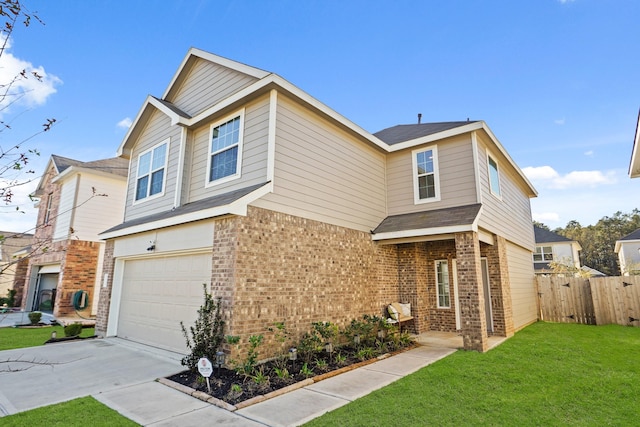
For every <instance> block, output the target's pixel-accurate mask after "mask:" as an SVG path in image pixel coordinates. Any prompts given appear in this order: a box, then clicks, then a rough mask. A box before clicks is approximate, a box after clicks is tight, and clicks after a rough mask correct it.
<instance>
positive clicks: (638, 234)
mask: <svg viewBox="0 0 640 427" xmlns="http://www.w3.org/2000/svg"><path fill="white" fill-rule="evenodd" d="M618 240H640V228H638V229H637V230H636V231H634V232H632V233H629V234H627V235H626V236H624V237H622V238H620V239H618Z"/></svg>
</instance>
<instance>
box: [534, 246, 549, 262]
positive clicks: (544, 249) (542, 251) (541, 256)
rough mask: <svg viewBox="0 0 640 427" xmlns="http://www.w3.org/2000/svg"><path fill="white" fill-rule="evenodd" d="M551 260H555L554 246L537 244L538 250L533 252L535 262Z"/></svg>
mask: <svg viewBox="0 0 640 427" xmlns="http://www.w3.org/2000/svg"><path fill="white" fill-rule="evenodd" d="M550 261H553V248H552V247H551V246H536V252H535V253H534V254H533V262H550Z"/></svg>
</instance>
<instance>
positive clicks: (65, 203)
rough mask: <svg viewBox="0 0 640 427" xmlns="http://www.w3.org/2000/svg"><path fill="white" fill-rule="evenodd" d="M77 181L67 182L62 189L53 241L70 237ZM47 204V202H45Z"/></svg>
mask: <svg viewBox="0 0 640 427" xmlns="http://www.w3.org/2000/svg"><path fill="white" fill-rule="evenodd" d="M76 186H77V183H76V179H75V177H74V178H73V179H71V180H68V181H65V182H64V183H63V184H62V188H60V205H59V207H58V216H57V217H56V218H55V224H56V228H55V230H54V232H53V240H54V241H55V240H66V239H67V238H68V237H69V227H71V216H72V215H73V204H74V201H75V194H76ZM45 203H46V200H45Z"/></svg>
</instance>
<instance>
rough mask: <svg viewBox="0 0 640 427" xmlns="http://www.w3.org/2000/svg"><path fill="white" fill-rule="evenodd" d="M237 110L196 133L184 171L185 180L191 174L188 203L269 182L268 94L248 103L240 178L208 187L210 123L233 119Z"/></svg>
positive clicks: (220, 117) (197, 130)
mask: <svg viewBox="0 0 640 427" xmlns="http://www.w3.org/2000/svg"><path fill="white" fill-rule="evenodd" d="M239 112H240V111H239V110H237V111H235V112H233V113H231V115H225V116H219V117H216V118H214V119H213V120H212V121H210V122H208V123H207V124H206V125H204V126H201V127H199V128H198V129H196V130H195V131H194V132H193V148H192V149H190V152H191V155H190V156H189V157H188V159H190V160H189V161H188V162H187V164H189V165H190V170H189V171H185V178H187V175H189V177H188V180H189V191H188V196H187V197H188V199H187V200H188V201H189V202H193V201H196V200H201V199H204V198H207V197H211V196H215V195H218V194H224V193H227V192H229V191H234V190H238V189H241V188H245V187H248V186H251V185H254V184H262V183H265V182H266V180H267V151H268V136H269V96H268V95H265V96H262V97H260V98H259V99H257V100H256V101H254V102H252V103H250V104H247V105H246V106H245V111H244V123H243V129H244V131H243V132H244V134H243V140H242V164H241V168H240V172H241V177H240V178H238V179H234V180H231V181H227V182H224V183H222V184H217V185H209V186H207V180H208V176H209V171H208V169H207V165H208V160H209V137H210V131H211V124H213V123H216V122H217V121H218V120H220V119H224V118H225V117H228V118H229V119H231V118H233V117H232V116H234V115H235V114H236V113H239Z"/></svg>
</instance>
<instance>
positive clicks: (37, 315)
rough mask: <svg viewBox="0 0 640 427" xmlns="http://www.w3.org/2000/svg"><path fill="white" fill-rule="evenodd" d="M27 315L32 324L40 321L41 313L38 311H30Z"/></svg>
mask: <svg viewBox="0 0 640 427" xmlns="http://www.w3.org/2000/svg"><path fill="white" fill-rule="evenodd" d="M28 316H29V320H30V321H31V324H32V325H37V324H38V323H40V319H42V313H40V312H39V311H32V312H31V313H29V314H28Z"/></svg>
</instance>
